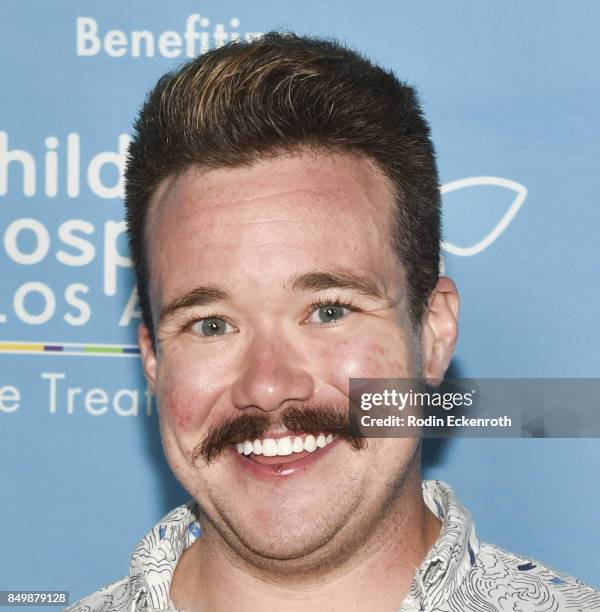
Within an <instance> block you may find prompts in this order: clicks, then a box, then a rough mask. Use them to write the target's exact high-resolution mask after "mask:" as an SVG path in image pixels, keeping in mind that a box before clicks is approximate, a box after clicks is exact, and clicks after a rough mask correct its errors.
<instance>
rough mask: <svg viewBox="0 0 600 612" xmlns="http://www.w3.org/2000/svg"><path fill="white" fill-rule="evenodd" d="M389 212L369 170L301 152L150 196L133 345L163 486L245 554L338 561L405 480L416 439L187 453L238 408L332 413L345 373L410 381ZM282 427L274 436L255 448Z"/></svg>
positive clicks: (412, 369) (411, 343)
mask: <svg viewBox="0 0 600 612" xmlns="http://www.w3.org/2000/svg"><path fill="white" fill-rule="evenodd" d="M393 207H394V196H393V194H392V191H391V189H390V187H389V185H388V183H387V181H386V180H385V179H384V176H383V174H382V173H381V172H380V171H379V170H378V169H377V168H376V167H375V166H374V164H372V163H370V162H368V161H367V160H365V159H364V158H360V157H358V156H351V155H347V154H325V153H307V152H304V153H303V154H300V153H299V154H297V155H295V156H280V157H276V158H271V159H268V160H264V161H261V162H259V163H256V164H254V165H252V166H247V167H239V168H234V169H218V170H208V171H206V170H205V171H200V170H198V169H194V168H190V169H188V170H187V171H186V172H185V173H183V174H181V175H180V176H178V177H176V178H171V179H168V180H167V181H165V182H164V183H163V184H162V185H161V186H160V188H159V189H158V190H157V192H156V194H155V196H154V198H153V203H152V207H151V212H150V215H149V219H148V225H147V228H146V229H147V240H148V241H149V242H148V244H149V252H150V255H149V264H150V270H151V283H150V294H151V301H152V304H153V318H154V322H155V326H156V327H155V329H156V337H157V346H156V353H154V352H153V351H152V349H151V347H150V342H149V339H148V335H147V334H146V333H145V332H144V330H142V333H141V335H140V338H141V343H142V350H143V354H144V362H145V368H146V372H147V375H148V378H149V380H150V383H151V385H152V387H153V389H154V392H155V394H156V397H157V401H158V405H159V411H160V419H161V432H162V437H163V445H164V448H165V452H166V455H167V458H168V461H169V463H170V465H171V468H172V469H173V471H174V473H175V475H176V476H177V478H178V479H179V480H180V481H181V483H182V484H183V486H184V487H185V488H186V489H187V490H188V491H189V492H190V493H191V494H192V495H193V497H194V498H195V499H196V500H197V501H198V502H199V503H200V505H201V506H202V508H203V510H204V512H205V514H206V515H207V516H208V517H209V519H210V522H211V523H212V525H213V526H214V527H215V528H216V530H217V531H218V532H219V533H220V534H221V536H222V537H223V538H224V539H225V540H226V541H227V542H228V543H229V545H230V546H231V547H232V548H233V549H234V550H235V551H237V552H238V553H239V554H241V555H242V556H244V557H245V558H247V559H254V560H256V559H257V558H263V559H264V558H267V559H280V560H281V559H288V560H291V559H300V558H305V559H314V560H317V559H318V558H319V557H320V556H324V555H325V554H326V551H329V552H331V550H335V549H339V550H345V551H346V553H348V551H349V550H350V549H351V548H352V545H353V543H354V544H358V543H359V542H360V540H361V538H364V537H365V536H366V535H368V533H369V531H370V530H371V529H372V527H373V521H375V520H376V519H377V517H380V516H382V514H383V513H384V511H385V509H386V508H389V507H390V504H393V501H392V500H393V499H394V498H395V495H396V494H397V491H398V488H399V486H400V485H401V484H402V483H403V481H404V479H405V477H406V475H407V474H408V473H411V474H413V473H414V472H415V470H418V458H417V455H418V454H417V448H418V441H417V440H415V439H402V440H389V439H388V440H381V439H379V440H375V439H373V440H369V441H368V445H367V447H366V448H365V449H364V450H358V451H357V450H355V449H353V448H352V447H351V445H350V443H349V442H348V441H346V440H345V439H343V438H342V437H341V436H340V437H338V438H335V439H334V440H333V442H331V443H330V444H327V445H326V446H324V447H323V448H318V449H317V450H315V451H313V452H310V451H309V449H310V448H311V442H309V441H307V435H306V432H303V431H295V432H293V435H291V437H290V440H289V442H290V443H292V446H293V447H294V448H296V450H298V449H300V448H301V452H292V453H291V454H288V451H289V444H288V442H287V441H284V442H283V443H282V444H280V446H281V448H280V449H279V451H281V452H280V454H279V455H277V456H274V457H273V456H271V457H269V456H265V454H255V453H254V452H253V453H252V454H250V455H244V454H240V453H239V452H238V450H237V447H236V446H235V445H228V446H227V448H226V449H225V450H224V452H221V453H219V454H218V456H217V457H216V459H215V460H214V461H212V462H206V461H205V460H204V458H203V457H202V456H199V455H198V452H197V449H198V448H199V445H201V443H202V442H203V440H205V439H206V436H207V434H208V433H209V431H214V430H217V431H219V428H220V426H221V425H222V424H223V423H224V422H225V421H228V420H231V419H236V418H237V417H239V416H241V415H249V416H250V417H252V416H256V415H268V416H270V417H272V419H273V421H275V422H276V421H277V420H278V419H280V418H281V416H282V415H283V414H284V413H285V412H286V411H287V410H289V409H290V408H298V407H301V408H305V409H308V410H310V409H319V410H324V411H331V412H337V413H345V412H346V411H347V408H348V379H349V378H351V377H384V378H392V377H408V376H414V375H415V374H417V372H418V368H419V366H418V363H419V351H418V349H419V347H418V342H417V341H416V340H415V336H414V334H413V332H412V330H411V325H410V322H409V304H408V297H407V285H406V278H405V274H404V271H403V268H402V266H401V265H400V263H399V261H398V259H397V257H396V256H395V255H394V253H393V250H392V243H391V237H390V227H391V220H392V214H393ZM161 315H162V317H161ZM286 434H289V432H286V431H285V430H284V429H283V428H282V427H281V426H273V427H271V428H270V429H269V431H268V432H266V434H265V435H264V436H262V439H261V440H260V446H263V447H269V448H270V449H271V448H272V447H273V444H272V443H271V442H267V443H266V444H265V440H264V439H265V438H270V439H272V440H274V441H275V442H277V440H278V438H281V437H287V436H286ZM326 434H327V432H324V435H325V442H327V437H326ZM295 438H300V441H297V440H295ZM249 442H253V440H249ZM294 443H295V446H294ZM300 444H302V447H300V446H299V445H300ZM321 444H323V439H321ZM246 447H247V448H246V451H247V450H248V444H246ZM242 450H243V448H242ZM195 451H196V452H195ZM279 451H278V452H279ZM271 452H272V451H269V452H268V453H267V454H270V453H271ZM415 466H416V467H415Z"/></svg>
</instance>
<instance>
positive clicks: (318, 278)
mask: <svg viewBox="0 0 600 612" xmlns="http://www.w3.org/2000/svg"><path fill="white" fill-rule="evenodd" d="M285 288H289V289H291V290H292V291H323V290H324V289H353V290H354V291H357V292H359V293H362V294H363V295H366V296H369V297H374V298H377V299H380V300H386V299H387V296H386V295H385V293H384V292H383V291H382V290H381V289H380V288H379V286H378V285H377V283H375V282H374V281H373V280H372V279H370V278H368V277H366V276H360V275H358V274H354V273H353V272H326V271H320V270H316V271H312V272H307V273H306V274H302V275H300V276H294V277H293V279H292V280H291V282H288V283H286V285H285Z"/></svg>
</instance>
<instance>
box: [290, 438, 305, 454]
mask: <svg viewBox="0 0 600 612" xmlns="http://www.w3.org/2000/svg"><path fill="white" fill-rule="evenodd" d="M292 450H293V451H294V452H295V453H301V452H302V451H303V450H304V442H303V441H302V438H301V437H300V436H296V437H295V438H294V443H293V444H292Z"/></svg>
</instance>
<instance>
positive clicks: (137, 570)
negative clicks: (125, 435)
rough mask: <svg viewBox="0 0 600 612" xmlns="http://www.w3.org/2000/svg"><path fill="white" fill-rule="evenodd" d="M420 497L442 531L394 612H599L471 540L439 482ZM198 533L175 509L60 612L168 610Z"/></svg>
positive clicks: (596, 598) (563, 581) (191, 509)
mask: <svg viewBox="0 0 600 612" xmlns="http://www.w3.org/2000/svg"><path fill="white" fill-rule="evenodd" d="M423 498H424V500H425V503H426V504H427V507H428V508H429V509H430V510H431V511H432V512H433V513H434V514H435V515H436V516H437V517H438V519H439V520H440V521H441V523H442V527H441V531H440V535H439V537H438V539H437V541H436V542H435V543H434V545H433V546H432V548H431V549H430V550H429V552H428V554H427V557H426V558H425V560H424V561H423V562H422V563H421V565H420V566H419V567H418V568H416V571H415V578H414V580H413V582H412V585H411V588H410V591H409V593H408V594H407V596H406V597H405V599H404V601H403V602H402V604H401V605H400V607H399V608H398V612H416V611H419V612H498V611H502V612H504V611H507V612H508V611H510V612H557V611H562V610H565V611H571V610H572V611H576V610H579V611H584V610H585V611H586V612H588V611H595V612H600V592H598V591H596V590H595V589H593V588H591V587H589V586H588V585H586V584H584V583H583V582H581V581H579V580H576V579H574V578H571V577H569V576H566V575H565V574H561V573H558V572H555V571H553V570H551V569H548V568H547V567H545V566H543V565H542V564H541V563H538V562H537V561H533V560H531V559H529V558H526V557H520V556H517V555H514V554H511V553H508V552H506V551H504V550H502V549H500V548H497V547H496V546H492V545H491V544H486V543H484V542H479V541H478V539H477V536H476V534H475V527H474V525H473V521H472V519H471V516H470V514H469V512H468V511H467V510H466V509H465V508H464V507H463V506H462V505H461V504H460V502H459V501H458V499H457V498H456V496H455V495H454V493H453V491H452V489H451V488H450V487H449V486H448V485H447V484H445V483H443V482H441V481H439V480H428V481H424V482H423ZM200 533H201V528H200V523H199V521H198V508H197V505H196V503H195V502H189V503H187V504H185V505H183V506H179V507H178V508H175V510H173V511H171V512H170V513H169V514H167V515H166V516H165V517H164V518H163V519H162V520H161V521H160V522H159V523H158V524H157V525H156V526H155V527H154V528H153V529H152V530H151V531H150V532H149V533H148V534H147V535H146V536H145V537H144V538H143V539H142V540H141V541H140V543H139V544H138V545H137V547H136V549H135V551H134V552H133V555H132V557H131V563H130V571H129V576H128V577H127V578H123V579H122V580H119V581H118V582H115V583H113V584H111V585H109V586H107V587H105V588H103V589H101V590H100V591H97V592H96V593H94V594H93V595H90V596H88V597H86V598H84V599H82V600H81V601H80V602H78V603H77V604H75V605H74V606H72V607H71V608H69V609H68V611H67V612H100V611H102V612H121V611H123V612H125V611H126V612H153V611H154V610H170V611H171V612H173V611H175V610H176V608H175V605H174V604H173V602H172V601H171V599H170V597H169V589H170V585H171V580H172V578H173V573H174V571H175V567H176V566H177V562H178V561H179V558H180V557H181V555H182V553H183V551H184V550H185V549H186V548H187V547H188V546H191V544H192V543H193V542H195V541H196V540H197V539H198V537H200Z"/></svg>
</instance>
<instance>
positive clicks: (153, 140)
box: [125, 32, 440, 341]
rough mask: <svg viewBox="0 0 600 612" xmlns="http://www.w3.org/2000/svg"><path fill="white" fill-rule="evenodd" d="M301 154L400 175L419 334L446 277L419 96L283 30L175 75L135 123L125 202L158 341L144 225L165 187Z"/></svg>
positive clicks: (399, 225) (353, 59)
mask: <svg viewBox="0 0 600 612" xmlns="http://www.w3.org/2000/svg"><path fill="white" fill-rule="evenodd" d="M299 147H311V148H315V149H317V150H326V151H335V152H349V153H353V154H359V155H363V156H365V157H366V158H369V159H370V160H372V161H374V162H375V163H376V165H377V166H378V167H379V168H380V170H381V171H382V172H383V173H384V175H386V177H387V178H388V179H389V181H390V183H391V185H392V186H393V189H394V190H395V197H396V208H395V221H394V227H393V228H391V232H390V234H391V237H392V240H393V246H394V249H395V251H396V253H397V255H398V258H399V260H400V262H401V263H402V264H403V265H404V267H405V270H406V273H407V282H408V291H409V304H410V317H411V321H412V322H413V325H414V326H415V328H417V329H418V328H419V325H420V319H421V315H422V313H423V310H424V308H425V306H426V304H427V300H428V298H429V295H430V293H431V292H432V290H433V288H434V286H435V284H436V282H437V279H438V265H439V257H440V252H439V249H440V247H439V245H440V192H439V184H438V174H437V167H436V161H435V152H434V148H433V144H432V142H431V140H430V137H429V126H428V125H427V122H426V121H425V119H424V117H423V114H422V111H421V108H420V105H419V101H418V99H417V94H416V92H415V90H414V89H413V88H412V87H410V86H409V85H407V84H406V83H403V82H401V81H400V80H398V79H397V78H396V77H395V75H394V74H393V73H392V72H391V71H387V70H384V69H383V68H381V67H379V66H376V65H374V64H373V63H371V62H370V61H369V60H367V59H366V58H365V57H363V56H361V55H360V54H358V53H357V52H355V51H353V50H350V49H348V48H346V47H345V46H343V45H341V44H340V43H337V42H333V41H330V40H321V39H315V38H308V37H303V36H298V35H296V34H291V33H283V34H282V33H276V32H272V33H269V34H266V35H264V36H263V37H261V38H259V39H257V40H254V41H252V42H236V43H230V44H227V45H225V46H223V47H221V48H219V49H215V50H212V51H210V52H208V53H206V54H205V55H202V56H200V57H198V58H195V59H193V60H191V61H189V62H187V63H186V64H184V65H183V66H182V67H181V68H180V69H178V70H177V71H174V72H170V73H167V74H165V75H164V76H163V77H162V78H161V79H160V80H159V81H158V83H157V84H156V86H155V87H154V89H153V90H152V91H151V92H150V93H149V95H148V97H147V99H146V101H145V103H144V105H143V106H142V108H141V110H140V113H139V116H138V117H137V120H136V122H135V125H134V135H133V140H132V142H131V145H130V148H129V155H128V160H127V167H126V172H125V180H126V183H125V184H126V188H125V204H126V210H127V224H128V234H129V244H130V249H131V255H132V259H133V263H134V267H135V272H136V278H137V287H138V293H139V300H140V307H141V310H142V316H143V321H144V323H145V325H146V326H147V328H148V330H149V332H150V334H151V337H152V339H153V341H154V327H153V322H152V316H151V311H150V299H149V292H148V280H149V274H150V273H151V270H149V267H148V255H147V249H148V242H147V239H146V237H145V232H144V226H145V220H146V215H147V213H148V209H149V207H150V206H151V199H152V195H153V194H154V192H155V191H156V189H157V187H158V185H159V184H160V183H161V181H163V180H164V179H165V178H167V177H169V176H172V175H176V174H177V173H180V172H182V171H183V170H185V169H186V168H188V167H190V166H200V167H204V168H223V167H235V166H240V165H246V164H252V163H253V162H255V161H257V160H259V159H261V158H265V157H268V156H273V155H278V154H282V153H287V152H290V151H293V150H294V149H297V148H299ZM154 248H160V247H159V246H155V247H154Z"/></svg>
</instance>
